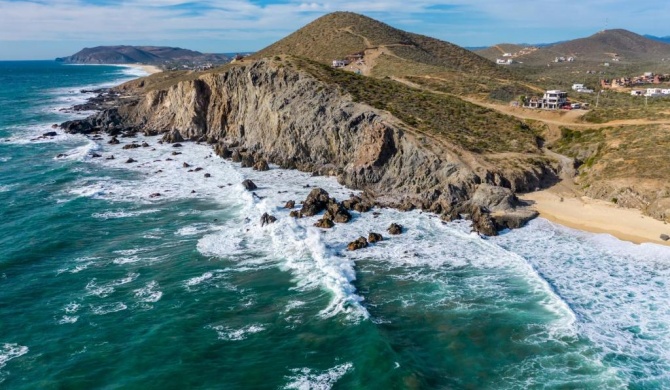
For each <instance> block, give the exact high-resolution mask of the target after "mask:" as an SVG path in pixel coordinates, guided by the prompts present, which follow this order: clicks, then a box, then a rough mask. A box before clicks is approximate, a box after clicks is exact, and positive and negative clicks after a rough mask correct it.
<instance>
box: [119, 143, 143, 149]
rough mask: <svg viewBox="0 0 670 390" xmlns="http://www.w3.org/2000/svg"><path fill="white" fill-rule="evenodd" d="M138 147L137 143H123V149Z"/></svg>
mask: <svg viewBox="0 0 670 390" xmlns="http://www.w3.org/2000/svg"><path fill="white" fill-rule="evenodd" d="M139 147H140V145H138V144H126V145H123V149H137V148H139Z"/></svg>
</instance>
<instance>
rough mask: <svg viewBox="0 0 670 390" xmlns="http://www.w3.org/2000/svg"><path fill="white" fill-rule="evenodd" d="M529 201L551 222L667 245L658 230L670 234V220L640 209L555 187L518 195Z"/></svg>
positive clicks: (622, 237) (632, 240)
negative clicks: (647, 214) (620, 205)
mask: <svg viewBox="0 0 670 390" xmlns="http://www.w3.org/2000/svg"><path fill="white" fill-rule="evenodd" d="M519 199H522V200H524V201H527V202H529V203H531V206H530V207H531V208H533V209H535V210H537V211H538V212H539V213H540V217H542V218H545V219H547V220H549V221H551V222H554V223H557V224H560V225H563V226H567V227H569V228H573V229H577V230H582V231H586V232H590V233H597V234H603V233H604V234H610V235H612V236H614V237H616V238H618V239H620V240H623V241H629V242H632V243H635V244H643V243H652V244H658V245H663V246H670V241H663V240H661V238H660V235H661V234H668V235H670V224H666V223H664V222H663V221H659V220H657V219H654V218H652V217H649V216H646V215H643V214H642V212H641V211H640V210H637V209H628V208H622V207H617V206H616V205H614V204H612V203H609V202H606V201H603V200H598V199H593V198H589V197H587V196H579V195H576V194H574V193H570V192H567V191H561V190H560V189H558V188H556V187H552V188H550V189H546V190H542V191H537V192H532V193H527V194H522V195H519Z"/></svg>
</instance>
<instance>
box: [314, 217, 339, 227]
mask: <svg viewBox="0 0 670 390" xmlns="http://www.w3.org/2000/svg"><path fill="white" fill-rule="evenodd" d="M314 226H316V227H318V228H322V229H331V228H332V227H333V226H335V223H334V222H333V220H331V219H329V218H321V219H320V220H318V221H316V223H315V224H314Z"/></svg>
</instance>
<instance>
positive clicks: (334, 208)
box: [326, 198, 351, 223]
mask: <svg viewBox="0 0 670 390" xmlns="http://www.w3.org/2000/svg"><path fill="white" fill-rule="evenodd" d="M326 209H327V210H328V212H327V214H330V216H331V219H332V220H333V221H335V222H337V223H347V222H349V221H351V214H349V211H347V209H346V208H344V206H342V204H341V203H337V202H336V201H335V199H332V198H331V199H329V202H328V206H326Z"/></svg>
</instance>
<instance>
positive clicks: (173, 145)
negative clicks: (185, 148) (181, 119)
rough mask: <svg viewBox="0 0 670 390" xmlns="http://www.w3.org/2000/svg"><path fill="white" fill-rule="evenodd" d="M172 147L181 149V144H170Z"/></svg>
mask: <svg viewBox="0 0 670 390" xmlns="http://www.w3.org/2000/svg"><path fill="white" fill-rule="evenodd" d="M172 147H173V148H181V144H179V143H177V144H172Z"/></svg>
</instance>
